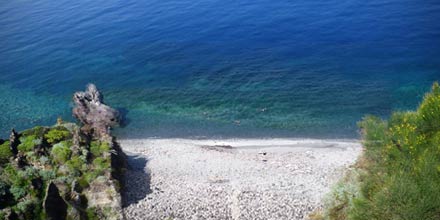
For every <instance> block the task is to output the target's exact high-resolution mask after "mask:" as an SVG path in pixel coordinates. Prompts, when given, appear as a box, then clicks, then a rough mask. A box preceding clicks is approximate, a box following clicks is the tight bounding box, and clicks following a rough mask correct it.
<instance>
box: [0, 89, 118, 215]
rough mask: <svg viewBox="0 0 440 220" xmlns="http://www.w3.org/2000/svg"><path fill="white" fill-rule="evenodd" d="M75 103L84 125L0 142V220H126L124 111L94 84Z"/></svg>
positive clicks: (40, 129)
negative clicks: (119, 132) (120, 138)
mask: <svg viewBox="0 0 440 220" xmlns="http://www.w3.org/2000/svg"><path fill="white" fill-rule="evenodd" d="M74 102H75V104H76V106H75V108H74V111H73V113H74V116H75V117H77V118H78V120H79V121H80V122H81V127H80V126H78V125H76V124H72V123H64V122H62V121H61V120H59V121H58V122H57V124H56V125H55V126H52V127H35V128H33V129H30V130H26V131H23V132H16V131H14V130H13V131H12V132H11V135H10V138H9V140H1V139H0V219H54V220H55V219H56V220H58V219H122V213H121V196H120V193H119V189H120V181H119V179H120V177H121V176H122V172H123V171H124V169H125V157H124V154H123V152H122V151H121V149H120V147H119V145H118V144H117V143H116V141H115V140H114V138H113V137H112V136H111V134H110V127H111V126H114V125H116V124H117V123H118V113H117V111H116V110H114V109H112V108H111V107H109V106H107V105H105V104H103V103H102V95H100V93H99V91H98V90H97V89H96V87H95V86H94V85H89V86H88V90H87V91H86V92H80V93H75V96H74Z"/></svg>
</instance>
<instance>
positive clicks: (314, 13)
mask: <svg viewBox="0 0 440 220" xmlns="http://www.w3.org/2000/svg"><path fill="white" fill-rule="evenodd" d="M439 21H440V2H439V1H438V0H424V1H414V0H370V1H364V0H348V1H341V0H325V1H324V0H308V1H303V0H301V1H300V0H276V1H274V0H148V1H146V0H124V1H119V0H105V1H103V0H93V1H91V0H76V1H67V0H57V1H53V0H14V1H0V109H1V114H0V134H2V136H6V135H7V134H8V131H9V129H10V128H11V127H15V128H18V129H23V128H26V127H30V126H33V125H37V124H45V125H50V124H53V123H54V122H55V121H56V118H57V117H58V116H62V117H63V118H66V119H71V112H70V108H71V95H72V93H73V92H74V91H78V90H82V89H84V87H85V85H86V84H87V83H89V82H93V83H96V84H97V85H98V87H99V88H101V89H102V90H103V92H104V94H105V95H106V101H107V103H109V104H110V105H112V106H115V107H117V108H120V109H121V110H122V111H123V112H124V113H125V114H126V117H127V123H126V125H125V126H124V127H122V128H119V129H117V130H116V133H117V135H119V136H120V137H123V138H126V137H138V136H148V137H151V136H160V137H165V136H166V137H182V136H221V137H226V136H232V137H235V136H237V137H238V136H240V137H244V136H264V137H272V136H283V137H323V138H353V137H357V128H356V122H357V121H359V120H360V119H361V118H362V116H363V115H365V114H376V115H380V116H383V117H387V116H389V114H390V112H391V111H392V110H406V109H414V108H415V107H416V106H417V104H418V102H419V101H420V100H421V98H422V96H423V94H424V92H426V91H427V90H428V89H429V86H430V85H431V83H432V82H433V81H435V80H439V78H440V22H439Z"/></svg>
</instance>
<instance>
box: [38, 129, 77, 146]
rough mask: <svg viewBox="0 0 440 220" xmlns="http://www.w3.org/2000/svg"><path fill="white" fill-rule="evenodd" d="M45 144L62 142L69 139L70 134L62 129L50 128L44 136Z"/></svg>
mask: <svg viewBox="0 0 440 220" xmlns="http://www.w3.org/2000/svg"><path fill="white" fill-rule="evenodd" d="M44 137H45V138H46V140H47V143H49V144H54V143H58V142H60V141H63V140H67V139H68V138H70V137H71V134H70V132H69V131H68V130H67V129H66V128H64V127H56V128H52V129H51V130H50V131H49V132H47V134H45V135H44Z"/></svg>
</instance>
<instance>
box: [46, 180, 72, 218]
mask: <svg viewBox="0 0 440 220" xmlns="http://www.w3.org/2000/svg"><path fill="white" fill-rule="evenodd" d="M43 208H44V210H45V211H46V214H47V219H49V220H58V219H66V217H67V204H66V202H65V201H64V199H63V198H62V197H61V196H60V191H59V190H58V187H57V186H56V185H55V184H54V183H53V182H51V183H50V184H49V186H48V187H47V192H46V197H45V198H44V202H43Z"/></svg>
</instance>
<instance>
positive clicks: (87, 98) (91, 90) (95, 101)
mask: <svg viewBox="0 0 440 220" xmlns="http://www.w3.org/2000/svg"><path fill="white" fill-rule="evenodd" d="M103 100H104V97H103V96H102V94H101V93H100V92H99V91H98V89H97V88H96V86H95V85H94V84H89V85H88V86H87V89H86V91H84V92H76V93H75V94H74V95H73V101H74V103H75V107H74V108H73V116H74V117H75V118H77V119H78V120H79V121H80V122H81V123H82V124H83V127H82V130H83V131H84V132H85V133H88V134H92V135H94V136H95V137H98V138H103V137H107V136H109V135H110V128H111V127H113V126H116V125H118V124H119V121H120V116H119V112H118V111H117V110H115V109H113V108H111V107H110V106H107V105H105V104H104V102H103Z"/></svg>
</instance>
